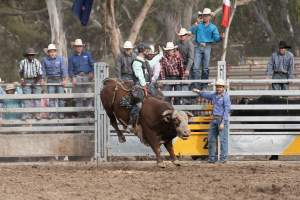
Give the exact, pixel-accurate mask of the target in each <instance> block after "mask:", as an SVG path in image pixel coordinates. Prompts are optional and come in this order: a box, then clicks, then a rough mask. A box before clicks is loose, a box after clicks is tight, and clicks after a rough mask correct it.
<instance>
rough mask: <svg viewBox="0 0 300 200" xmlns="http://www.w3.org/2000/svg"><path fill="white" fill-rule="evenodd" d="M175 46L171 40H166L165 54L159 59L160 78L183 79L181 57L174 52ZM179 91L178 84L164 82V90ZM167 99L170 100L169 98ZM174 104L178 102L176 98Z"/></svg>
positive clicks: (179, 86)
mask: <svg viewBox="0 0 300 200" xmlns="http://www.w3.org/2000/svg"><path fill="white" fill-rule="evenodd" d="M176 48H177V46H175V45H174V43H173V42H168V43H167V45H166V47H165V48H164V50H165V55H164V57H163V58H162V59H161V61H160V64H161V71H160V78H161V80H183V79H184V78H185V76H184V67H183V59H182V57H181V56H180V54H176V53H175V49H176ZM173 89H174V90H175V91H180V90H181V85H180V84H171V85H170V84H166V85H165V86H164V90H166V91H172V90H173ZM169 101H171V100H170V99H169ZM174 104H180V101H179V99H178V98H175V101H174Z"/></svg>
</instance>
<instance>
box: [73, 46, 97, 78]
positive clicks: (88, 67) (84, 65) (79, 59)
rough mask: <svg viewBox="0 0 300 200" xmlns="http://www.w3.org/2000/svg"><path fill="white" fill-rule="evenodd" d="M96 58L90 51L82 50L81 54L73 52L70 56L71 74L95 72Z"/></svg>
mask: <svg viewBox="0 0 300 200" xmlns="http://www.w3.org/2000/svg"><path fill="white" fill-rule="evenodd" d="M93 65H94V59H93V58H92V55H91V54H90V53H89V52H82V53H81V54H73V55H72V56H70V57H69V76H70V77H73V76H74V75H77V74H79V73H80V72H84V73H89V72H94V67H93Z"/></svg>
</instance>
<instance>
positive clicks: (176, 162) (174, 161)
mask: <svg viewBox="0 0 300 200" xmlns="http://www.w3.org/2000/svg"><path fill="white" fill-rule="evenodd" d="M172 163H173V164H174V165H175V166H181V164H180V161H179V160H173V161H172Z"/></svg>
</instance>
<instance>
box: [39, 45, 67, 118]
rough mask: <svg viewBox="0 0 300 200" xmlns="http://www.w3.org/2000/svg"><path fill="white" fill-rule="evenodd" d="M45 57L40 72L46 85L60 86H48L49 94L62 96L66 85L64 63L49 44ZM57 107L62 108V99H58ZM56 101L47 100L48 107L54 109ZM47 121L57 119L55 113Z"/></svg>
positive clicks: (54, 48)
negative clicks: (41, 71)
mask: <svg viewBox="0 0 300 200" xmlns="http://www.w3.org/2000/svg"><path fill="white" fill-rule="evenodd" d="M45 51H46V52H47V54H48V55H47V56H46V57H45V58H43V60H42V70H43V79H44V80H45V79H47V83H57V84H60V85H49V86H48V93H49V94H63V93H65V91H64V87H65V86H66V84H67V75H68V70H67V66H66V65H65V62H64V60H63V58H62V57H61V56H57V51H56V46H55V45H54V44H49V45H48V48H47V49H45ZM57 101H58V106H59V107H64V106H65V101H64V100H63V99H58V100H57ZM55 104H56V99H52V98H51V99H50V100H49V106H50V107H55ZM48 118H49V119H54V118H57V115H56V113H50V114H49V115H48ZM59 118H60V119H63V118H64V114H63V113H59Z"/></svg>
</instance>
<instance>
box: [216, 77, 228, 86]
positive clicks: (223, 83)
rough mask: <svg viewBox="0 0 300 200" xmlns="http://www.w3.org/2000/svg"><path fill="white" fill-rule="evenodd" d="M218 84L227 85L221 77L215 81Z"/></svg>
mask: <svg viewBox="0 0 300 200" xmlns="http://www.w3.org/2000/svg"><path fill="white" fill-rule="evenodd" d="M217 85H220V86H225V85H226V83H225V81H224V80H222V79H219V80H217V81H216V83H215V86H217Z"/></svg>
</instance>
